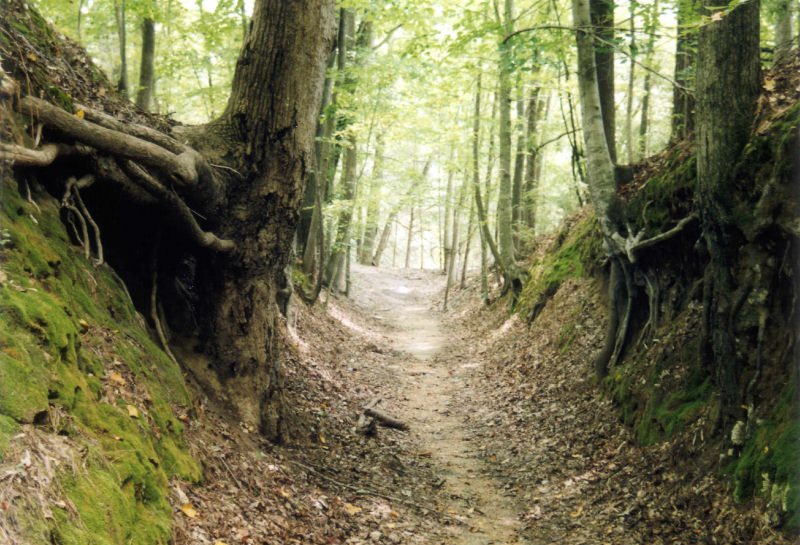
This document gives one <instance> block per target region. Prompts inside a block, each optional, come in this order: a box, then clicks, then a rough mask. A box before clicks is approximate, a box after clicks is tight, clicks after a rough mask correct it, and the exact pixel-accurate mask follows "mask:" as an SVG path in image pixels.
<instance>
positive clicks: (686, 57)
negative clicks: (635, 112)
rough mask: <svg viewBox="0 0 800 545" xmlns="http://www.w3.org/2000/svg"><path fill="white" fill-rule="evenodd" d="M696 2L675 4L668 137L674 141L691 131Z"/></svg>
mask: <svg viewBox="0 0 800 545" xmlns="http://www.w3.org/2000/svg"><path fill="white" fill-rule="evenodd" d="M695 1H696V0H679V1H678V39H677V42H676V45H675V75H674V80H675V82H676V83H678V85H680V87H678V86H674V87H673V88H672V133H671V134H672V136H671V140H672V141H673V142H677V141H678V140H683V139H685V138H688V137H689V136H690V135H691V134H692V133H693V132H694V117H695V112H694V108H695V100H694V95H693V94H692V92H691V91H692V90H693V89H694V79H695V62H696V58H695V57H696V53H695V52H696V50H697V29H696V27H695V22H696V21H697V19H698V17H697V11H696V6H695Z"/></svg>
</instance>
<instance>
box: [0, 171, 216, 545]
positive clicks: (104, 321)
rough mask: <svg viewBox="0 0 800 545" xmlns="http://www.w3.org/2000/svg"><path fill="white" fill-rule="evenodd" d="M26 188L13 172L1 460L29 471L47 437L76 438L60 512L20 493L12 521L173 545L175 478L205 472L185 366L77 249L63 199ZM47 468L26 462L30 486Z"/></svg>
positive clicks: (32, 532) (1, 257) (6, 233)
mask: <svg viewBox="0 0 800 545" xmlns="http://www.w3.org/2000/svg"><path fill="white" fill-rule="evenodd" d="M23 187H24V186H23ZM31 187H32V188H34V189H35V186H34V185H31ZM20 189H21V188H20V187H18V184H17V181H15V180H14V179H13V178H12V173H11V172H10V170H8V169H6V170H5V172H4V173H3V174H2V193H1V194H0V197H1V200H2V216H0V222H1V223H0V232H1V233H2V239H1V240H0V266H1V267H2V269H0V270H1V271H2V272H1V273H0V320H2V322H0V465H2V466H3V467H20V466H19V463H20V458H21V457H24V451H25V450H26V449H28V450H29V449H30V448H31V442H30V441H29V440H30V439H31V438H32V437H33V436H34V435H35V434H40V433H46V434H53V435H54V436H59V437H63V438H64V441H65V443H64V445H65V447H64V448H65V449H66V450H67V451H69V453H70V456H68V457H67V458H66V459H70V457H71V461H70V462H69V463H67V462H65V461H64V460H63V459H60V463H57V464H55V466H54V467H55V468H54V469H53V481H52V482H51V483H49V484H48V485H47V486H46V490H45V491H43V492H44V495H45V497H46V498H47V501H48V502H50V503H49V504H48V505H34V504H31V503H30V498H27V499H26V498H25V497H24V496H23V497H17V498H12V500H11V501H10V504H9V506H8V509H7V510H6V511H5V512H4V513H3V514H2V515H0V516H5V517H6V519H7V521H8V522H9V526H8V527H9V528H16V530H15V531H17V532H19V533H20V534H21V538H22V539H23V540H24V542H27V543H31V544H37V543H42V544H44V543H47V544H50V543H57V544H64V545H66V544H75V545H78V544H81V545H82V544H123V543H124V544H129V543H140V544H156V543H167V542H168V540H169V539H170V535H171V519H172V511H171V507H170V505H169V503H168V480H169V478H171V477H172V476H174V475H177V476H179V477H180V478H183V479H188V480H193V481H197V480H199V479H201V476H202V473H201V468H200V465H199V463H198V462H197V461H196V460H194V459H192V457H191V456H190V455H189V453H188V452H187V450H186V447H185V445H184V442H183V438H182V435H183V423H182V421H181V419H180V418H179V416H182V417H184V418H185V414H186V413H187V412H190V411H191V404H192V400H191V398H190V395H189V393H188V391H187V389H186V386H185V384H184V380H183V376H182V374H181V371H180V369H179V368H178V367H177V366H176V365H175V364H174V363H173V362H172V361H171V360H170V359H169V358H167V357H166V356H165V355H164V353H163V352H162V351H161V350H160V349H159V348H158V347H157V346H156V345H155V344H154V343H153V341H152V340H151V339H150V336H149V335H148V333H147V331H146V326H145V323H144V320H143V319H142V318H141V316H139V315H137V313H136V311H135V309H134V307H133V305H132V303H131V301H130V299H129V298H128V297H127V295H126V293H125V291H124V289H123V288H122V286H121V285H120V283H119V282H120V281H119V280H118V278H117V277H116V275H115V274H114V273H113V272H112V271H111V269H109V268H108V267H107V266H96V265H95V264H94V263H92V262H90V261H88V260H86V259H85V258H84V256H83V253H82V252H81V251H79V250H78V249H77V248H76V247H75V246H73V245H72V244H71V243H70V240H69V237H68V233H67V231H66V230H65V228H64V225H63V224H62V222H61V220H60V218H59V210H58V202H57V201H56V200H55V199H54V198H52V197H51V196H50V195H48V194H47V193H45V192H43V191H36V190H34V192H33V199H32V202H29V201H27V199H25V198H23V197H22V196H21V195H20V193H21V191H20ZM22 192H23V193H24V192H25V191H24V189H23V191H22ZM34 203H35V204H34ZM36 444H37V443H36V442H33V450H34V451H35V450H36ZM39 444H41V441H39ZM42 448H44V445H42ZM35 454H36V453H35V452H34V456H33V460H34V462H33V463H34V464H35V461H36V460H37V459H38V458H37V456H36V455H35ZM56 459H59V458H58V457H56ZM34 469H35V468H29V469H28V470H26V468H25V467H24V465H23V466H22V467H21V471H22V473H21V474H20V476H19V477H18V478H19V482H20V483H23V484H24V483H25V479H32V475H34V473H35V472H34ZM48 469H49V468H48ZM40 484H41V483H40ZM49 513H52V516H50V515H49ZM45 515H47V516H45Z"/></svg>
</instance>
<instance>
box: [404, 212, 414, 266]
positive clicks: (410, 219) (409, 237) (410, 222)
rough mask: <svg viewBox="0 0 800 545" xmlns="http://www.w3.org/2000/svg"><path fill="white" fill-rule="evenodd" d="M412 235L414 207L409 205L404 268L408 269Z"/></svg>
mask: <svg viewBox="0 0 800 545" xmlns="http://www.w3.org/2000/svg"><path fill="white" fill-rule="evenodd" d="M413 234H414V205H413V204H412V205H411V210H410V211H409V213H408V240H407V242H406V261H405V265H404V267H405V268H406V269H408V268H409V267H410V266H411V241H412V235H413Z"/></svg>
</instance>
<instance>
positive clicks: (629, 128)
mask: <svg viewBox="0 0 800 545" xmlns="http://www.w3.org/2000/svg"><path fill="white" fill-rule="evenodd" d="M629 2H630V18H631V42H630V55H631V58H630V59H628V93H627V96H626V100H627V104H626V108H625V144H626V146H625V147H626V148H627V150H628V164H629V165H632V164H633V83H634V79H635V76H636V70H635V68H636V63H635V62H633V60H634V59H635V58H636V23H635V15H636V2H635V0H629Z"/></svg>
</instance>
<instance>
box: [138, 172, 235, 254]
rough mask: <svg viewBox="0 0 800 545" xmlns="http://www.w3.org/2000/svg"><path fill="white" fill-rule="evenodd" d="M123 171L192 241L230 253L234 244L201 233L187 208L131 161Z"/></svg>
mask: <svg viewBox="0 0 800 545" xmlns="http://www.w3.org/2000/svg"><path fill="white" fill-rule="evenodd" d="M123 170H124V171H125V172H126V173H127V174H128V175H129V176H130V177H131V178H132V179H133V180H135V181H137V182H139V184H140V185H141V187H142V188H143V189H145V190H146V191H147V192H148V193H150V194H151V195H154V196H155V197H156V198H157V199H158V200H159V201H161V202H162V203H164V204H165V205H166V206H167V207H168V208H169V209H170V210H171V211H172V212H174V213H175V215H176V217H177V218H178V219H179V220H180V221H181V223H182V224H183V226H184V227H185V228H186V229H187V231H188V233H189V235H190V236H191V237H192V239H193V240H194V241H195V242H196V243H197V244H199V245H200V246H203V247H206V248H211V249H213V250H217V251H219V252H230V251H231V250H233V249H234V248H235V244H234V243H233V242H232V241H230V240H225V239H221V238H219V237H217V236H216V235H215V234H214V233H209V232H207V231H203V229H201V228H200V226H199V225H198V224H197V221H196V220H195V219H194V215H193V214H192V211H191V210H190V209H189V207H188V206H187V205H186V203H185V202H183V200H182V199H181V198H180V197H178V195H177V194H175V193H174V192H172V191H170V190H169V189H167V188H166V187H164V186H163V185H161V184H160V183H159V182H158V180H156V179H155V178H153V177H152V176H151V175H150V174H149V173H148V172H147V171H146V170H144V169H143V168H142V167H140V166H139V165H137V164H136V163H134V162H133V161H125V162H124V163H123Z"/></svg>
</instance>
